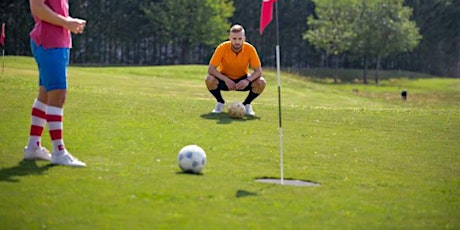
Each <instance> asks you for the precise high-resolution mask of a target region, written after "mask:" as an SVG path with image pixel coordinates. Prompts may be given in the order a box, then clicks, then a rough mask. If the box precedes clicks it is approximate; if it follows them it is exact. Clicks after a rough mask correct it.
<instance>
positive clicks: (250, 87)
mask: <svg viewBox="0 0 460 230" xmlns="http://www.w3.org/2000/svg"><path fill="white" fill-rule="evenodd" d="M246 78H248V76H247V75H244V76H242V77H240V78H238V79H236V80H233V82H235V83H238V82H240V81H242V80H244V79H246ZM216 79H217V80H218V81H219V89H220V90H223V91H228V87H227V85H226V84H225V82H224V81H222V80H220V79H219V78H217V77H216ZM251 89H252V84H248V86H246V88H244V89H241V90H238V91H249V90H251Z"/></svg>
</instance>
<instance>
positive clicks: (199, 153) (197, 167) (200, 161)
mask: <svg viewBox="0 0 460 230" xmlns="http://www.w3.org/2000/svg"><path fill="white" fill-rule="evenodd" d="M177 163H178V164H179V168H180V169H181V170H182V171H183V172H186V173H200V171H201V170H202V169H203V167H204V165H205V164H206V153H205V152H204V150H203V149H202V148H201V147H200V146H198V145H187V146H184V147H183V148H182V149H181V150H180V151H179V154H178V155H177Z"/></svg>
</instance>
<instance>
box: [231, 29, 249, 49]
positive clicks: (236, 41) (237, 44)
mask: <svg viewBox="0 0 460 230" xmlns="http://www.w3.org/2000/svg"><path fill="white" fill-rule="evenodd" d="M229 39H230V42H231V43H232V50H233V51H235V52H239V51H241V48H242V47H243V43H244V41H245V40H246V37H245V36H244V33H243V31H240V32H237V33H230V36H229Z"/></svg>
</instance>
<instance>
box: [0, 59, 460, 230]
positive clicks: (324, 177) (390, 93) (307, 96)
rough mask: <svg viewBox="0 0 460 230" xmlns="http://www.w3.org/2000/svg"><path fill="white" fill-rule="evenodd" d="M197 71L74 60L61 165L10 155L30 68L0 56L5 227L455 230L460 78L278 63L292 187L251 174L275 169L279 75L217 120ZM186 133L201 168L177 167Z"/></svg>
mask: <svg viewBox="0 0 460 230" xmlns="http://www.w3.org/2000/svg"><path fill="white" fill-rule="evenodd" d="M206 70H207V67H206V66H200V65H190V66H185V65H184V66H155V67H77V66H71V67H70V68H69V71H68V75H69V91H68V97H67V101H66V106H65V115H64V117H65V122H64V139H65V143H66V146H67V148H68V149H69V151H70V152H71V153H72V154H73V155H74V156H76V157H77V158H79V159H81V160H82V161H84V162H86V164H87V168H71V167H63V166H52V165H50V164H49V163H47V162H42V161H37V162H33V161H23V160H22V157H23V148H24V145H25V144H26V141H27V138H28V132H29V125H30V124H29V123H30V110H31V105H32V102H33V99H34V98H35V97H36V95H37V68H36V65H35V62H34V61H33V59H32V58H30V57H8V56H7V57H5V69H4V73H3V75H2V76H1V77H0V95H1V99H2V101H1V102H0V123H1V126H0V223H1V224H2V229H459V228H460V221H459V220H460V211H459V210H460V194H459V191H460V141H459V140H460V79H446V78H423V79H411V78H398V79H393V78H391V79H390V78H388V79H382V81H381V84H380V86H374V85H361V84H359V85H354V84H345V83H344V84H337V85H334V84H329V83H327V82H317V81H310V80H309V78H306V77H301V76H297V75H293V74H289V73H282V76H281V87H282V88H281V93H282V98H281V101H282V114H283V115H282V116H283V134H284V135H283V153H284V154H283V155H284V164H283V165H284V176H285V178H286V179H296V180H305V181H309V182H314V183H318V184H320V186H312V187H298V186H282V185H279V184H270V183H259V182H257V181H256V179H260V178H279V177H280V166H279V164H280V162H279V139H280V138H279V125H278V92H277V78H276V72H275V71H272V70H266V71H265V73H264V77H265V78H266V79H267V82H268V85H267V88H266V91H265V92H264V93H263V94H262V95H261V96H260V97H259V98H257V99H256V100H255V101H254V102H253V108H254V110H255V112H256V117H245V118H244V119H230V118H229V117H228V114H227V113H226V110H224V111H225V113H223V114H219V115H215V114H211V113H210V111H211V110H212V108H213V106H214V104H215V101H214V99H213V98H212V96H211V95H210V93H209V92H208V91H207V90H206V87H205V85H204V77H205V75H206ZM401 90H407V91H408V100H407V101H403V100H401V98H400V92H401ZM223 96H224V98H225V99H226V102H227V103H229V102H232V101H242V100H243V99H244V98H245V97H246V93H238V92H224V94H223ZM49 139H50V138H49V135H48V133H47V130H46V132H45V135H44V137H43V145H44V146H46V147H47V148H48V149H51V147H52V146H51V142H50V141H49ZM189 144H197V145H199V146H200V147H202V148H203V149H204V150H205V151H206V155H207V163H206V166H205V167H204V169H203V170H202V174H200V175H191V174H184V173H181V172H180V169H179V167H178V165H177V154H178V152H179V150H180V149H181V148H182V147H183V146H185V145H189Z"/></svg>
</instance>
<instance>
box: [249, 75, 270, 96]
mask: <svg viewBox="0 0 460 230" xmlns="http://www.w3.org/2000/svg"><path fill="white" fill-rule="evenodd" d="M266 84H267V82H266V81H265V78H263V77H260V78H258V79H257V80H255V81H254V82H252V90H253V92H254V93H258V94H260V93H262V92H263V91H264V89H265V85H266Z"/></svg>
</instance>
